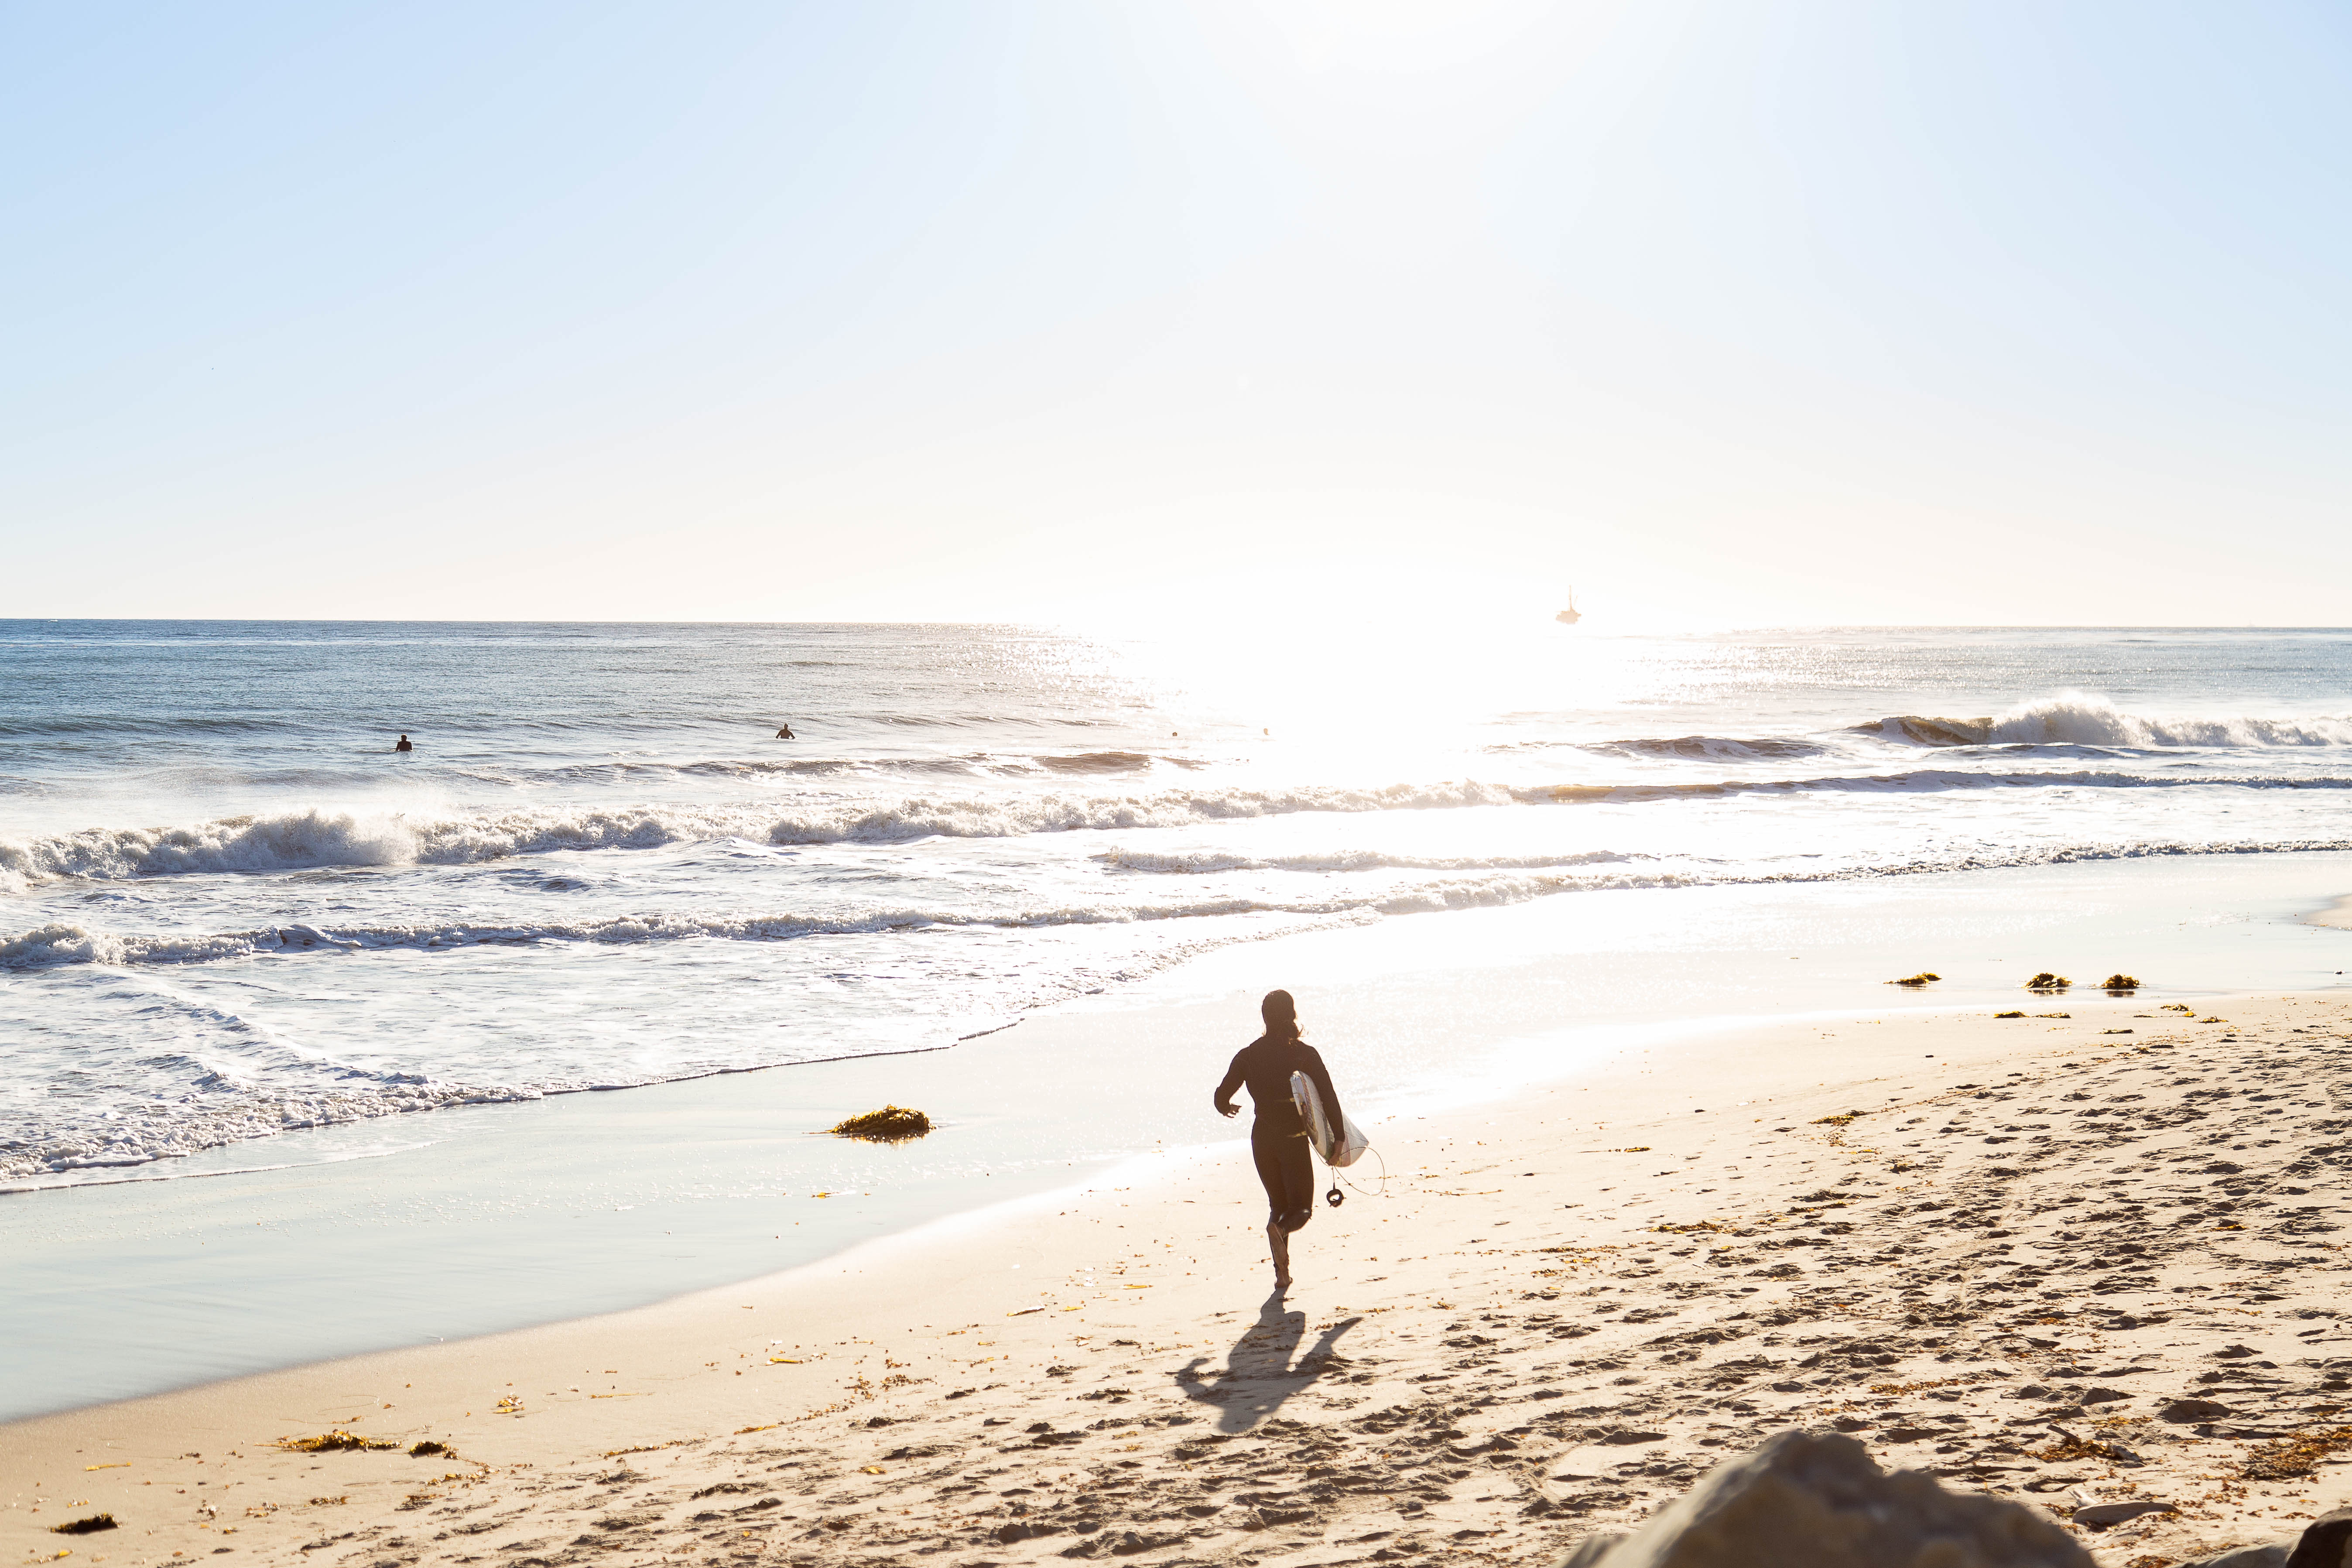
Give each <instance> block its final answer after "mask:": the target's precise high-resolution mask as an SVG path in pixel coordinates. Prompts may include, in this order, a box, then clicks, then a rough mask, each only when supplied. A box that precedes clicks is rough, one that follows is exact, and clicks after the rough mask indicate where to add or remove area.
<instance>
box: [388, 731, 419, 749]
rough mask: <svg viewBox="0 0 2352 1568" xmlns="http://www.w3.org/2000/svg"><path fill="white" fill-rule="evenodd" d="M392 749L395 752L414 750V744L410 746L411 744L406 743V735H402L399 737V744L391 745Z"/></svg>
mask: <svg viewBox="0 0 2352 1568" xmlns="http://www.w3.org/2000/svg"><path fill="white" fill-rule="evenodd" d="M393 750H394V751H395V752H413V751H415V750H416V748H415V747H414V746H412V745H410V744H409V743H408V737H407V736H405V735H403V736H402V737H401V738H400V744H398V745H396V746H394V747H393Z"/></svg>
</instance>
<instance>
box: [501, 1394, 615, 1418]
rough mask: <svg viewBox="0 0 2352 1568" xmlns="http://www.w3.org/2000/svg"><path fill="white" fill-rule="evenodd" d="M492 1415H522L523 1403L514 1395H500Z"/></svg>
mask: <svg viewBox="0 0 2352 1568" xmlns="http://www.w3.org/2000/svg"><path fill="white" fill-rule="evenodd" d="M590 1397H591V1398H593V1397H594V1395H593V1394H592V1395H590ZM491 1414H493V1415H521V1414H522V1401H521V1400H520V1398H518V1397H516V1396H515V1395H514V1394H500V1395H499V1406H498V1408H497V1409H496V1410H495V1411H493V1412H491Z"/></svg>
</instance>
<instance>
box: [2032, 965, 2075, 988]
mask: <svg viewBox="0 0 2352 1568" xmlns="http://www.w3.org/2000/svg"><path fill="white" fill-rule="evenodd" d="M2072 984H2074V982H2073V981H2071V980H2069V979H2067V978H2066V977H2065V976H2064V975H2063V974H2053V973H2050V972H2049V971H2048V970H2046V969H2045V970H2043V971H2042V973H2039V974H2037V975H2035V976H2034V977H2033V978H2032V979H2031V980H2029V981H2027V982H2026V983H2025V988H2026V989H2027V990H2028V991H2063V990H2065V989H2066V987H2068V986H2069V985H2072Z"/></svg>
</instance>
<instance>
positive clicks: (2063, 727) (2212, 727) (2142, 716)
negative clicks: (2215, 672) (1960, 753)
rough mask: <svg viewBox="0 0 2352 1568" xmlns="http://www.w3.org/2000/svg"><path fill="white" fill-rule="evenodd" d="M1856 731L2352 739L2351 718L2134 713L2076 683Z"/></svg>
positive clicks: (2317, 741)
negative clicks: (1988, 711) (1983, 709)
mask: <svg viewBox="0 0 2352 1568" xmlns="http://www.w3.org/2000/svg"><path fill="white" fill-rule="evenodd" d="M1853 730H1854V731H1855V732H1856V733H1860V734H1866V735H1872V736H1874V737H1876V738H1878V739H1881V740H1887V741H1896V742H1907V743H1909V744H1912V745H1919V746H2042V745H2066V746H2105V747H2115V748H2118V749H2123V750H2141V749H2147V750H2159V749H2163V748H2167V747H2182V746H2209V747H2210V746H2246V747H2294V746H2344V745H2352V719H2341V718H2333V717H2315V718H2303V719H2289V718H2280V717H2276V716H2273V715H2266V714H2257V713H2240V714H2204V715H2194V714H2192V715H2160V714H2149V713H2134V712H2131V711H2129V710H2126V709H2122V708H2118V707H2116V705H2115V704H2114V703H2113V702H2111V701H2109V700H2107V699H2106V698H2104V697H2097V696H2092V695H2089V694H2087V693H2084V692H2078V691H2068V692H2061V693H2059V694H2058V695H2057V696H2054V697H2045V698H2042V699H2040V700H2036V701H2032V702H2026V703H2021V704H2020V705H2019V706H2017V707H2015V708H2012V709H2011V710H2009V711H2007V712H2006V713H2002V714H2000V715H1998V716H1996V717H1990V718H1982V719H1941V718H1928V717H1925V716H1923V715H1920V714H1916V713H1903V714H1897V715H1895V716H1894V717H1892V718H1886V719H1881V720H1878V721H1875V722H1874V723H1868V724H1857V725H1854V726H1853Z"/></svg>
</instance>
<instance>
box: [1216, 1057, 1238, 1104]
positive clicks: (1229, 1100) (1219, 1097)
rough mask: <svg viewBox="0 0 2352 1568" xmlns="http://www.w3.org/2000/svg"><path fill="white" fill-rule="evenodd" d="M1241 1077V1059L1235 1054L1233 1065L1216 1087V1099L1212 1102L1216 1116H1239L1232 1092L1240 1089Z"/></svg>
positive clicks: (1226, 1070) (1227, 1069)
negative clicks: (1215, 1109)
mask: <svg viewBox="0 0 2352 1568" xmlns="http://www.w3.org/2000/svg"><path fill="white" fill-rule="evenodd" d="M1242 1076H1243V1075H1242V1058H1241V1056H1240V1055H1239V1054H1238V1053H1236V1054H1235V1056H1234V1065H1233V1066H1231V1067H1229V1068H1226V1069H1225V1081H1224V1082H1223V1083H1221V1084H1219V1085H1217V1094H1216V1098H1215V1100H1213V1102H1212V1103H1213V1104H1214V1105H1215V1106H1216V1108H1217V1114H1218V1115H1220V1116H1239V1115H1240V1114H1241V1113H1242V1108H1241V1107H1240V1106H1238V1105H1235V1104H1234V1090H1235V1089H1239V1088H1241V1086H1242Z"/></svg>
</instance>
